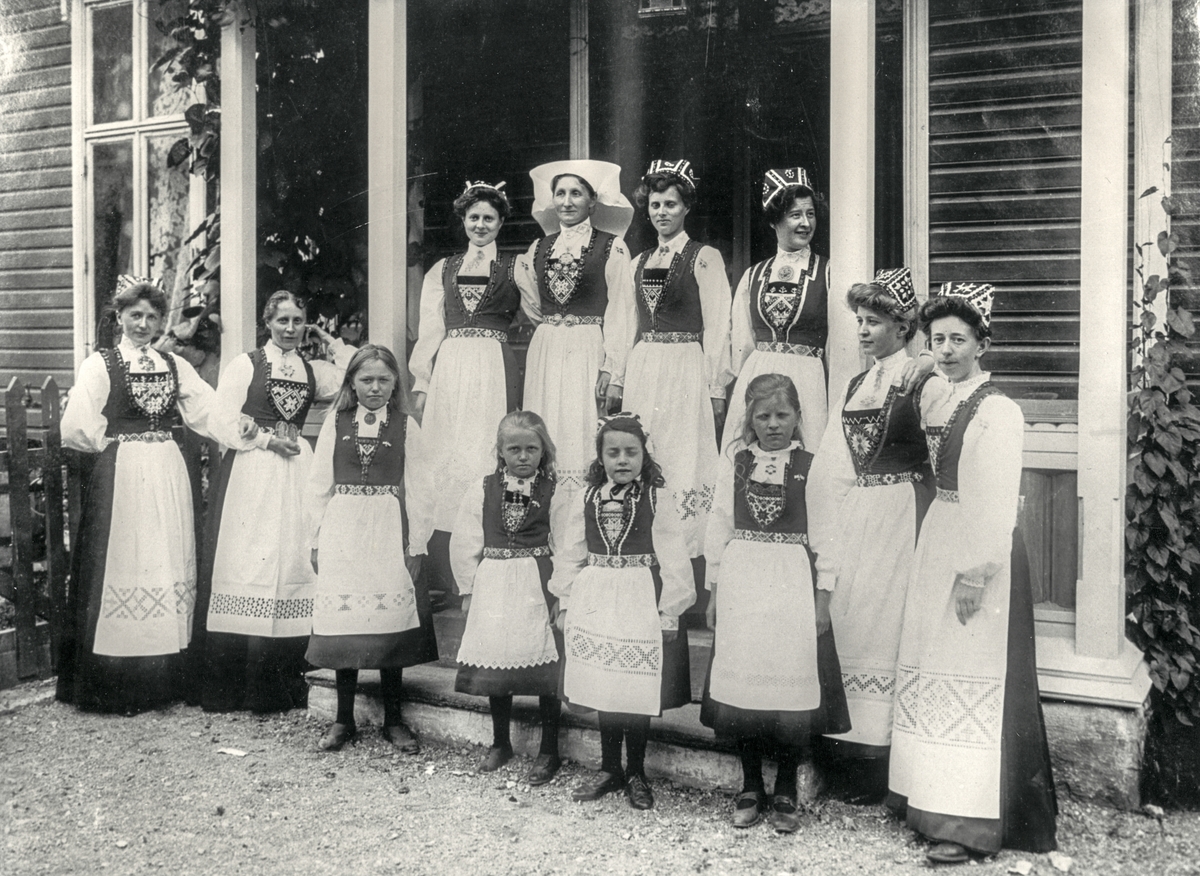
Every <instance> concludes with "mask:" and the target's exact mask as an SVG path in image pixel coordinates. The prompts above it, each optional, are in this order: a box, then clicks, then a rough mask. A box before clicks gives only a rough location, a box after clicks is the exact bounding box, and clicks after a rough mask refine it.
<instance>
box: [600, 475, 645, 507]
mask: <svg viewBox="0 0 1200 876" xmlns="http://www.w3.org/2000/svg"><path fill="white" fill-rule="evenodd" d="M636 483H637V481H636V480H632V481H630V482H629V483H627V484H625V486H621V485H619V484H617V483H616V482H615V481H605V482H604V486H602V487H601V488H600V498H601V499H603V500H605V501H609V500H611V501H614V502H617V501H621V500H623V499H624V498H625V494H626V493H627V492H629V491H630V490H632V489H633V486H634V484H636Z"/></svg>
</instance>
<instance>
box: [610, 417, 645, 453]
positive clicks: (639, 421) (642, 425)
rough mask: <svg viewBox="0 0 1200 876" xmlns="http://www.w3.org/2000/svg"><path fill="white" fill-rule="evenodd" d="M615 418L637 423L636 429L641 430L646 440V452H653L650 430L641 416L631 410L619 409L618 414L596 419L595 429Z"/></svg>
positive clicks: (614, 420)
mask: <svg viewBox="0 0 1200 876" xmlns="http://www.w3.org/2000/svg"><path fill="white" fill-rule="evenodd" d="M617 420H633V421H634V422H635V423H637V425H638V429H640V430H641V433H642V437H643V438H645V440H646V452H647V453H651V454H652V453H653V452H654V450H653V448H652V446H651V444H650V431H649V430H648V429H647V428H646V427H645V425H644V424H643V423H642V418H641V417H639V416H638V415H637V414H635V413H633V412H632V411H621V412H620V413H619V414H609V415H608V416H606V417H601V418H600V419H599V420H597V421H596V431H597V432H599V431H600V430H601V429H603V428H604V427H605V426H607V425H608V424H609V423H613V422H616V421H617Z"/></svg>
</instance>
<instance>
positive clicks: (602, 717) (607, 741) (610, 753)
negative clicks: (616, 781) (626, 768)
mask: <svg viewBox="0 0 1200 876" xmlns="http://www.w3.org/2000/svg"><path fill="white" fill-rule="evenodd" d="M621 718H622V716H621V715H619V714H616V713H614V712H600V713H598V719H599V721H600V769H601V770H603V771H604V772H606V773H613V774H614V775H618V776H619V775H621V737H622V736H623V735H624V733H625V727H624V726H623V723H622V721H621Z"/></svg>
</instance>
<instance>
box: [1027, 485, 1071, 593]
mask: <svg viewBox="0 0 1200 876" xmlns="http://www.w3.org/2000/svg"><path fill="white" fill-rule="evenodd" d="M1077 490H1078V479H1077V476H1076V473H1075V472H1073V471H1050V470H1045V469H1029V468H1027V469H1025V471H1024V472H1022V473H1021V503H1020V510H1019V512H1018V514H1017V527H1018V528H1019V529H1020V530H1021V535H1022V537H1023V538H1024V539H1025V550H1026V552H1027V553H1028V555H1029V577H1030V584H1031V586H1032V588H1033V601H1034V604H1036V605H1041V606H1042V607H1043V608H1066V609H1071V610H1074V608H1075V580H1076V578H1077V577H1078V573H1079V569H1078V558H1079V499H1078V498H1077V497H1078V493H1077Z"/></svg>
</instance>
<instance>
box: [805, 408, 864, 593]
mask: <svg viewBox="0 0 1200 876" xmlns="http://www.w3.org/2000/svg"><path fill="white" fill-rule="evenodd" d="M848 389H849V387H847V388H846V389H844V390H843V391H842V394H841V395H840V396H834V398H840V399H842V400H843V403H844V401H845V398H846V392H847V390H848ZM855 483H857V477H856V476H855V473H854V461H853V460H852V459H851V458H850V448H849V447H847V446H846V436H845V434H844V433H843V431H842V418H841V409H840V408H836V409H834V410H831V411H830V417H829V423H828V424H827V425H826V426H825V435H824V437H823V438H822V439H821V445H820V447H819V448H818V449H817V454H816V456H815V457H814V458H813V462H812V467H811V468H810V469H809V473H808V486H807V487H806V489H805V499H806V502H807V504H808V543H809V546H810V547H811V548H812V550H813V553H815V554H816V555H817V589H818V590H832V589H833V588H834V584H835V583H836V581H837V570H838V558H837V547H838V535H839V531H840V528H841V527H840V511H841V507H842V502H843V501H845V498H846V494H847V493H849V492H850V489H851V488H852V487H853V486H854V485H855Z"/></svg>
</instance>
